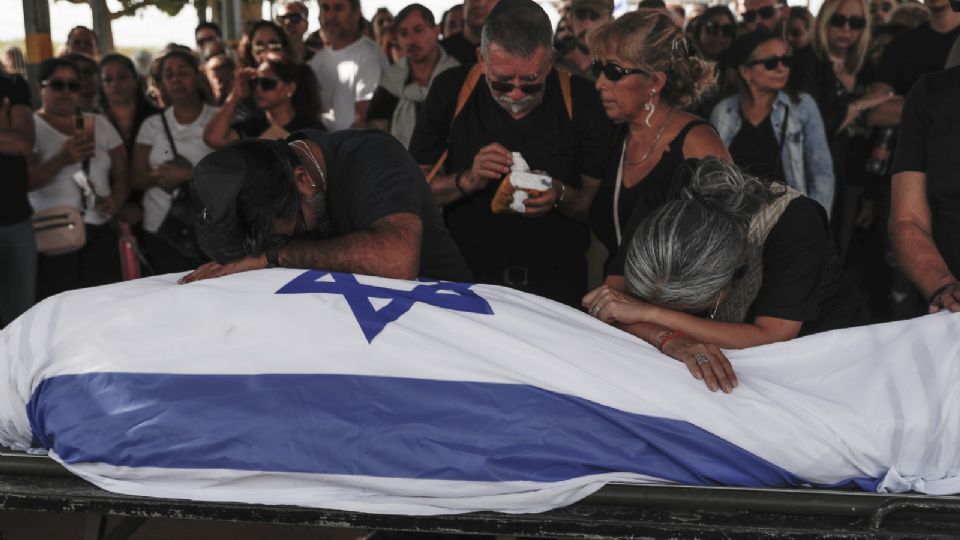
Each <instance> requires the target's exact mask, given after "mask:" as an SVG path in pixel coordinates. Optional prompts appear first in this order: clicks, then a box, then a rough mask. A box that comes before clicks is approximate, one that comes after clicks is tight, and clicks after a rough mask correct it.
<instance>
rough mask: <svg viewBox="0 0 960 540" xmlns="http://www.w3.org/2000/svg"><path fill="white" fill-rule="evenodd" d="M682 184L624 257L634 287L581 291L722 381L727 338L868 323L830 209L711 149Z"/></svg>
mask: <svg viewBox="0 0 960 540" xmlns="http://www.w3.org/2000/svg"><path fill="white" fill-rule="evenodd" d="M687 176H688V178H686V179H682V180H678V184H680V185H681V186H682V187H680V188H679V193H676V194H675V195H674V196H673V197H672V200H671V201H670V202H667V203H666V204H664V205H662V206H661V207H659V208H658V209H657V210H655V211H654V212H653V213H651V214H650V215H649V216H648V217H646V218H645V219H643V221H642V222H641V223H640V224H639V225H638V227H637V230H636V234H635V235H634V236H633V239H632V240H631V241H630V245H629V248H628V250H627V255H626V262H625V265H624V278H625V281H626V286H627V289H628V290H629V292H627V291H622V290H617V289H615V288H612V287H610V286H606V285H605V286H603V287H600V288H598V289H595V290H594V291H591V292H590V293H588V294H587V295H586V296H585V297H584V300H583V305H584V307H585V308H586V309H587V310H588V312H589V313H590V314H591V315H593V316H595V317H597V318H599V319H601V320H603V321H605V322H608V323H611V324H616V325H618V326H620V327H621V328H623V329H624V330H626V331H627V332H630V333H631V334H634V335H636V336H638V337H640V338H642V339H644V340H645V341H647V342H648V343H650V344H652V345H654V346H656V347H657V348H658V349H659V350H660V351H661V352H663V353H664V354H666V355H668V356H670V357H672V358H674V359H676V360H679V361H681V362H683V363H684V364H686V366H687V368H688V369H689V370H690V372H691V374H693V376H694V377H696V378H697V379H702V380H704V382H705V383H706V384H707V386H708V387H709V388H710V389H711V390H713V391H716V390H718V389H722V390H723V391H725V392H730V391H732V389H733V388H734V387H735V386H736V384H737V380H736V376H735V375H734V371H733V367H732V366H731V364H730V361H729V360H728V359H727V358H726V356H725V355H724V354H723V352H722V351H721V349H722V348H727V349H741V348H746V347H752V346H755V345H762V344H766V343H774V342H778V341H786V340H789V339H793V338H795V337H798V336H803V335H808V334H813V333H817V332H823V331H827V330H833V329H837V328H846V327H850V326H855V325H857V324H861V323H862V321H863V309H862V306H861V299H860V295H859V293H858V292H857V290H856V287H855V286H854V285H853V283H852V282H851V281H850V280H849V278H847V276H846V275H844V274H843V272H842V270H841V267H840V262H839V258H838V257H837V255H836V252H835V250H834V248H833V244H832V242H830V232H829V227H828V223H827V216H826V212H825V211H824V209H823V208H822V207H821V206H820V205H819V204H818V203H816V202H815V201H813V200H812V199H810V198H808V197H806V196H804V195H801V194H800V193H799V192H797V191H795V190H793V189H791V188H788V187H786V186H784V185H783V184H779V183H769V182H766V181H763V180H760V179H757V178H755V177H752V176H750V175H748V174H746V173H743V172H742V171H741V170H740V169H738V168H737V167H736V166H734V165H730V164H728V163H727V162H724V161H721V160H719V159H716V158H706V159H704V160H703V161H701V162H699V164H697V165H691V170H690V172H689V174H688V175H687Z"/></svg>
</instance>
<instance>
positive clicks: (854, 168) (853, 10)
mask: <svg viewBox="0 0 960 540" xmlns="http://www.w3.org/2000/svg"><path fill="white" fill-rule="evenodd" d="M811 45H812V46H811V48H810V50H809V51H807V52H806V53H804V52H801V53H800V54H798V56H797V62H796V66H795V69H794V71H793V73H792V74H791V79H790V80H791V84H792V85H793V86H794V87H795V88H797V89H799V90H802V91H804V92H806V93H808V94H810V95H811V96H812V97H813V99H814V101H816V102H817V107H818V108H819V109H820V114H821V116H822V117H823V124H824V128H825V129H826V133H827V141H828V143H829V144H830V153H831V156H832V157H833V162H834V173H835V177H836V184H837V185H836V190H835V201H836V203H835V205H834V208H833V209H832V210H833V213H832V215H833V220H832V221H833V224H834V234H835V237H836V240H837V243H838V247H839V248H840V255H841V257H844V256H845V255H846V251H847V247H848V245H849V242H850V238H851V237H852V233H853V228H854V225H855V224H858V223H859V224H860V225H867V224H868V223H869V221H870V214H871V208H872V206H873V204H872V203H871V202H869V200H868V199H867V200H865V199H863V194H864V191H865V189H866V190H867V193H868V195H869V193H870V192H871V191H872V190H871V189H869V188H870V186H869V183H870V181H871V179H870V177H868V176H867V174H866V172H865V170H864V163H865V162H866V160H867V157H868V154H869V147H868V141H867V138H866V126H865V125H864V122H863V116H864V113H866V112H867V111H868V110H870V109H872V108H873V107H876V106H877V105H879V104H881V103H883V102H884V101H886V100H888V99H890V97H891V96H890V94H889V93H886V92H884V93H875V94H866V87H867V85H868V84H869V83H870V82H872V81H871V80H870V79H871V77H870V75H869V72H870V71H872V70H871V69H870V67H869V66H867V65H866V64H867V60H866V57H867V53H868V51H869V49H870V19H869V10H868V8H867V2H866V1H865V0H826V1H825V2H824V3H823V5H822V6H821V7H820V12H819V13H818V14H817V20H816V24H815V25H814V32H813V40H812V43H811ZM828 210H830V209H828Z"/></svg>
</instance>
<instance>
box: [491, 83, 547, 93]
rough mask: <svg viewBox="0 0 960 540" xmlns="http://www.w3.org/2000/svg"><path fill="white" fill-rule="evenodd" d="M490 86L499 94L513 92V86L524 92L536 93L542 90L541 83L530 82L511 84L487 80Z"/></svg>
mask: <svg viewBox="0 0 960 540" xmlns="http://www.w3.org/2000/svg"><path fill="white" fill-rule="evenodd" d="M489 82H490V88H492V89H493V90H494V91H496V92H500V93H501V94H509V93H510V92H513V89H514V88H519V89H520V91H521V92H523V93H524V94H528V95H529V94H536V93H537V92H541V91H543V83H542V82H539V83H531V84H513V83H508V82H503V81H489Z"/></svg>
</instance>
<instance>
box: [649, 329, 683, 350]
mask: <svg viewBox="0 0 960 540" xmlns="http://www.w3.org/2000/svg"><path fill="white" fill-rule="evenodd" d="M678 337H690V336H688V335H687V334H685V333H683V332H681V331H680V330H670V331H669V332H665V333H663V334H660V337H658V338H657V350H659V351H660V352H663V348H664V347H666V346H667V343H670V341H671V340H674V339H676V338H678Z"/></svg>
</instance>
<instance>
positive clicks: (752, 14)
mask: <svg viewBox="0 0 960 540" xmlns="http://www.w3.org/2000/svg"><path fill="white" fill-rule="evenodd" d="M757 15H760V18H761V19H764V20H769V19H772V18H774V17H775V16H776V15H777V8H775V7H773V6H766V7H762V8H760V9H751V10H750V11H744V12H743V20H744V22H753V21H755V20H757Z"/></svg>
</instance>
